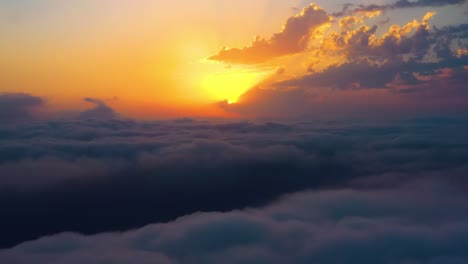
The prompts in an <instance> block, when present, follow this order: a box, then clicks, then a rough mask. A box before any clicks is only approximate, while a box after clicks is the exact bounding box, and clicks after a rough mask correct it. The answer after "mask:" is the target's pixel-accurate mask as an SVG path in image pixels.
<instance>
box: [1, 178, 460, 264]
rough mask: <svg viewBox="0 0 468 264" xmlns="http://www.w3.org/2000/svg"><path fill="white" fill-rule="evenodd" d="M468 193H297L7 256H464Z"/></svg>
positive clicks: (82, 259)
mask: <svg viewBox="0 0 468 264" xmlns="http://www.w3.org/2000/svg"><path fill="white" fill-rule="evenodd" d="M466 198H468V197H466V193H465V192H463V191H461V190H460V189H457V188H456V187H453V186H451V185H447V184H445V183H444V182H434V181H422V182H421V181H420V182H418V185H417V186H416V185H414V186H402V187H399V188H394V189H387V190H380V191H362V190H361V191H359V190H350V189H344V190H336V191H320V192H304V193H297V194H294V195H290V196H287V197H284V198H283V199H281V200H280V201H278V202H276V203H275V204H273V205H270V206H268V207H266V208H263V209H248V210H241V211H233V212H226V213H197V214H194V215H190V216H186V217H183V218H180V219H178V220H177V221H173V222H169V223H166V224H153V225H149V226H146V227H143V228H141V229H138V230H134V231H130V232H125V233H112V234H100V235H95V236H83V235H78V234H72V233H63V234H60V235H56V236H52V237H47V238H42V239H40V240H37V241H32V242H28V243H24V244H22V245H19V246H17V247H15V248H13V249H9V250H3V251H0V260H1V261H2V262H4V263H17V264H22V263H31V262H34V263H38V264H41V263H103V262H105V263H122V264H123V263H135V261H137V262H138V263H174V264H183V263H207V264H209V263H236V264H240V263H294V264H296V263H297V264H301V263H330V264H339V263H360V264H371V263H431V264H442V263H444V264H446V263H448V264H461V263H466V261H468V253H467V252H468V246H467V243H466V241H467V240H468V214H467V213H466V212H467V210H468V207H467V204H466V202H464V201H465V200H466Z"/></svg>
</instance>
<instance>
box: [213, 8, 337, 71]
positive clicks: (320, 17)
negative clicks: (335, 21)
mask: <svg viewBox="0 0 468 264" xmlns="http://www.w3.org/2000/svg"><path fill="white" fill-rule="evenodd" d="M329 21H330V18H329V16H328V15H327V13H326V12H325V11H324V10H323V9H321V8H319V7H318V6H316V5H314V4H311V5H310V6H308V7H306V8H304V9H303V10H302V12H301V13H300V14H299V15H297V16H294V17H290V18H289V19H288V20H287V22H286V24H285V25H284V28H283V30H282V31H281V32H279V33H276V34H274V35H273V36H272V37H271V38H270V39H264V38H261V37H257V38H256V39H255V41H254V42H253V43H252V44H251V45H250V46H248V47H245V48H241V49H238V48H233V49H223V50H221V51H220V52H219V53H218V54H217V55H214V56H212V57H210V58H209V59H210V60H216V61H223V62H227V63H239V64H256V63H262V62H265V61H267V60H270V59H273V58H275V57H279V56H284V55H290V54H295V53H300V52H302V51H304V50H305V49H306V48H307V46H308V44H309V41H310V39H311V37H312V36H313V31H314V30H315V29H317V28H318V27H319V26H321V25H324V24H326V23H328V22H329Z"/></svg>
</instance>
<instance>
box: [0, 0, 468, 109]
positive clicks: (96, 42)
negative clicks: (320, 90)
mask: <svg viewBox="0 0 468 264" xmlns="http://www.w3.org/2000/svg"><path fill="white" fill-rule="evenodd" d="M317 2H318V3H317V4H318V5H317V6H315V5H312V6H310V2H309V1H300V0H289V1H287V0H284V1H275V0H256V1H247V0H241V1H220V0H201V1H149V0H141V1H124V0H116V1H110V0H103V1H90V0H80V1H57V0H55V1H54V0H43V1H40V0H26V1H1V2H0V10H1V11H0V13H1V16H0V17H1V18H0V35H1V36H2V42H1V49H0V58H1V60H0V71H1V72H2V75H1V76H0V92H22V93H28V94H33V95H37V96H40V97H43V98H45V99H46V100H47V102H48V105H49V107H50V108H52V109H54V110H57V109H58V110H64V109H74V108H83V107H86V105H85V104H84V103H83V102H82V100H81V99H82V98H86V97H93V98H100V99H101V100H104V101H106V102H108V103H109V104H111V105H112V106H113V107H115V108H117V109H118V110H119V112H122V113H125V114H129V115H136V116H148V117H151V116H152V115H155V114H159V115H162V116H164V115H167V116H171V115H226V112H225V111H224V110H225V109H224V110H223V109H222V107H221V108H220V107H219V102H222V101H225V102H226V103H228V104H235V103H237V101H238V100H239V98H240V97H242V95H243V94H244V93H245V92H247V91H248V90H249V89H250V88H252V87H254V86H255V85H257V84H259V83H265V82H269V81H271V80H274V82H278V81H284V80H288V79H291V78H297V77H300V76H301V75H305V74H307V73H308V72H310V71H320V70H323V69H326V68H328V67H330V66H331V65H334V64H337V63H338V64H339V63H344V62H346V61H347V59H346V58H345V57H346V56H347V55H345V53H343V52H341V48H340V47H338V46H339V45H338V46H336V47H335V46H334V45H337V43H338V42H333V43H332V41H331V39H327V38H325V37H324V36H323V34H324V32H325V31H327V30H332V31H333V30H335V31H336V32H339V30H340V28H339V26H340V25H341V24H340V22H339V21H340V20H341V19H342V18H341V17H333V16H332V15H331V14H332V13H333V12H335V11H340V10H341V8H342V4H343V3H345V2H346V1H317ZM363 3H371V1H363ZM372 3H378V4H382V5H383V4H384V3H387V2H385V1H373V2H372ZM303 8H305V9H303ZM307 8H309V9H310V12H309V11H307ZM434 8H436V7H432V6H430V7H424V8H418V9H411V10H412V11H411V15H410V16H408V14H407V11H408V10H404V9H403V10H402V11H398V12H393V13H392V12H391V11H389V12H385V13H383V14H382V12H380V11H379V12H378V15H379V16H378V18H375V17H374V16H375V14H376V13H375V12H374V14H372V12H370V13H369V14H365V13H363V12H361V13H355V14H353V15H352V16H351V17H354V18H356V19H358V20H359V19H360V20H362V21H361V22H363V21H364V20H370V24H369V26H368V29H370V28H371V26H372V24H379V23H380V24H384V23H383V22H382V21H383V20H386V19H390V18H392V19H393V20H392V23H390V24H388V25H385V26H382V27H379V29H378V31H376V32H375V36H382V35H384V34H385V33H386V32H387V30H389V28H390V26H391V24H396V25H399V26H401V27H404V26H405V24H406V23H408V22H411V21H413V19H416V20H417V21H419V22H418V23H420V24H421V23H424V19H425V18H424V15H425V14H427V13H428V12H429V11H431V10H432V9H434ZM454 8H456V7H453V6H449V7H443V9H440V10H437V13H438V14H437V15H436V16H435V17H434V18H431V19H432V20H431V21H434V23H436V22H437V23H438V25H442V26H443V25H446V24H451V22H454V21H455V22H460V20H463V15H462V14H458V13H457V14H456V15H451V16H448V15H447V14H448V13H450V12H453V10H454ZM312 9H314V10H312ZM301 10H302V11H301ZM301 12H302V13H301ZM405 12H406V13H405ZM295 18H297V19H295ZM354 22H355V25H356V26H358V24H360V23H361V22H359V21H354ZM461 22H463V21H461ZM465 22H466V21H465ZM288 23H289V25H288ZM301 23H302V24H303V25H306V26H307V28H302V29H301V28H300V25H299V24H301ZM298 25H299V26H298ZM363 25H364V24H363ZM342 26H343V25H342ZM343 27H344V26H343ZM415 27H416V26H415ZM352 32H353V31H352V30H351V29H349V34H355V33H352ZM356 32H357V31H356ZM409 33H410V32H402V33H401V34H403V35H404V34H409ZM256 36H258V37H256ZM348 37H349V36H348ZM375 43H378V40H377V39H375ZM314 45H315V46H314ZM375 45H377V44H375ZM312 46H314V48H312ZM242 47H245V48H242ZM229 48H235V49H229ZM313 49H315V51H314V50H313ZM220 50H221V51H220ZM337 50H340V52H338V53H337V52H336V51H337ZM325 51H326V52H325ZM331 51H333V52H335V53H334V54H333V55H330V54H331ZM233 52H239V54H241V57H238V56H237V55H236V54H237V53H233ZM314 52H315V53H314ZM327 52H328V53H327ZM460 52H463V50H462V49H461V51H460ZM319 53H320V54H319ZM229 56H231V57H229ZM232 56H234V57H235V58H234V57H232ZM236 56H237V57H236ZM321 56H322V57H321ZM233 58H234V59H233ZM319 58H322V60H321V61H320V62H318V60H319ZM323 58H327V60H326V62H324V60H323ZM312 64H313V65H314V66H313V69H312V68H311V67H312V66H311V65H312ZM283 71H285V72H286V73H285V74H283V75H282V77H281V78H278V77H276V76H277V75H278V72H281V73H282V72H283Z"/></svg>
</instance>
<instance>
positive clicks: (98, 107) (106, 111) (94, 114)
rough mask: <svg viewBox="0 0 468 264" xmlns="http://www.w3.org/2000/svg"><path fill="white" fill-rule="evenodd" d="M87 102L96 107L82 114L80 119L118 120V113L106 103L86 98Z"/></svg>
mask: <svg viewBox="0 0 468 264" xmlns="http://www.w3.org/2000/svg"><path fill="white" fill-rule="evenodd" d="M84 101H85V102H88V103H91V104H93V105H94V106H95V107H94V108H91V109H89V110H86V111H83V112H81V113H80V117H81V118H84V119H90V118H94V119H114V118H117V117H118V115H117V113H116V112H115V111H114V110H113V109H112V108H110V107H109V106H107V104H106V103H104V101H102V100H99V99H95V98H85V99H84Z"/></svg>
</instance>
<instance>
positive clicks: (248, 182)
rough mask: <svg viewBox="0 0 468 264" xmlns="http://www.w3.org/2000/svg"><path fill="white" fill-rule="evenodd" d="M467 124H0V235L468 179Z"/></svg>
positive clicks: (19, 237)
mask: <svg viewBox="0 0 468 264" xmlns="http://www.w3.org/2000/svg"><path fill="white" fill-rule="evenodd" d="M442 121H443V120H442ZM441 124H443V125H441ZM467 124H468V123H466V121H463V120H453V121H451V120H448V121H444V123H441V122H435V121H431V122H421V121H413V122H408V123H401V122H396V123H389V124H382V125H370V124H367V125H366V124H361V125H359V126H355V125H347V124H346V123H342V124H340V123H329V122H314V123H293V124H278V123H259V124H257V123H249V122H206V121H197V120H175V121H164V122H136V121H132V120H118V119H114V120H96V119H89V120H75V121H73V120H62V121H44V122H40V123H34V124H23V125H20V126H16V127H11V126H7V127H3V126H1V127H0V134H1V135H2V136H1V137H0V144H1V146H2V148H0V175H1V176H0V208H2V215H3V217H2V218H1V219H0V229H1V230H0V233H1V234H2V236H1V239H0V242H1V243H0V244H1V246H2V247H8V246H13V245H15V244H18V243H21V242H24V241H27V240H31V239H35V238H38V237H42V236H45V235H51V234H55V233H60V232H65V231H71V232H80V233H85V234H94V233H100V232H107V231H120V230H128V229H133V228H138V227H141V226H145V225H147V224H151V223H157V222H166V221H171V220H173V219H176V218H178V217H181V216H184V215H188V214H192V213H194V212H200V211H201V212H209V211H231V210H233V209H242V208H245V207H256V206H262V205H264V204H267V203H270V202H271V201H274V200H275V199H277V198H278V197H280V196H282V195H285V194H287V193H291V192H296V191H302V190H308V189H315V190H323V189H330V188H332V189H335V188H346V187H349V186H356V188H365V189H375V188H383V187H389V186H392V187H393V186H401V185H402V184H407V183H408V182H410V181H413V180H417V179H426V178H431V179H432V178H435V179H439V178H440V179H447V180H452V181H454V182H457V184H458V185H459V186H466V181H464V180H463V175H465V174H466V169H467V168H466V159H468V152H467V149H468V142H467V141H466V137H465V135H464V133H462V132H461V131H465V127H466V126H467ZM454 131H455V132H454ZM442 157H443V158H442ZM31 219H34V220H33V221H31ZM239 239H243V238H239ZM239 243H244V240H241V242H239ZM245 243H248V241H247V242H245ZM66 245H68V244H66ZM220 246H221V245H220Z"/></svg>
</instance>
